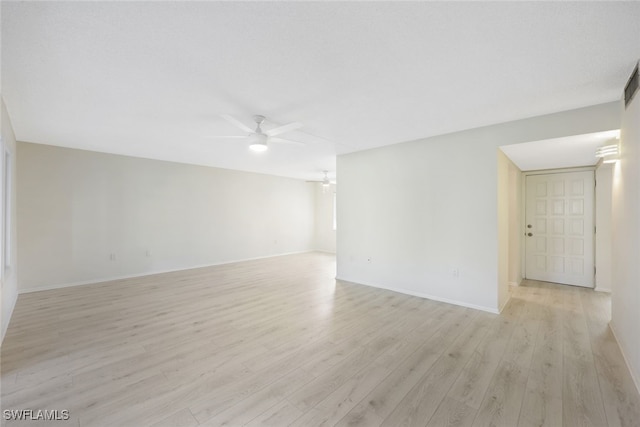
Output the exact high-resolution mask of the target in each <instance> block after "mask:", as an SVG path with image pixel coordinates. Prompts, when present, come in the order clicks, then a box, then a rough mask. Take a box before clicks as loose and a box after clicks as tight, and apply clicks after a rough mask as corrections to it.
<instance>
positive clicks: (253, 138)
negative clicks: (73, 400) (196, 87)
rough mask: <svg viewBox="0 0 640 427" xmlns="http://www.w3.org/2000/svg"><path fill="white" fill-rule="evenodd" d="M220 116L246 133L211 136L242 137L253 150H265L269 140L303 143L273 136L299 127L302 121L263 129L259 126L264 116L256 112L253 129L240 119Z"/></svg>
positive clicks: (226, 115) (225, 115) (224, 115)
mask: <svg viewBox="0 0 640 427" xmlns="http://www.w3.org/2000/svg"><path fill="white" fill-rule="evenodd" d="M221 117H222V118H223V119H225V120H226V121H228V122H229V123H231V124H232V125H234V126H235V127H237V128H238V129H241V130H243V131H245V132H247V133H248V135H244V136H238V135H231V136H214V137H213V138H243V139H244V138H246V139H247V141H248V142H249V148H250V149H251V150H253V151H266V150H267V148H268V145H267V144H268V143H269V142H287V143H293V144H304V143H303V142H300V141H292V140H290V139H283V138H276V137H275V136H276V135H280V134H283V133H285V132H289V131H292V130H295V129H298V128H301V127H302V123H299V122H293V123H289V124H286V125H284V126H278V127H277V128H274V129H269V130H267V131H263V130H262V128H261V127H260V126H261V125H262V123H264V120H265V117H264V116H261V115H259V114H256V115H255V116H253V120H254V121H255V122H256V128H255V129H251V128H250V127H249V126H247V125H245V124H244V123H242V122H241V121H240V120H238V119H236V118H235V117H233V116H230V115H228V114H222V115H221Z"/></svg>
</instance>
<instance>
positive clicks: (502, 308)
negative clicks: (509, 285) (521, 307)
mask: <svg viewBox="0 0 640 427" xmlns="http://www.w3.org/2000/svg"><path fill="white" fill-rule="evenodd" d="M514 283H515V282H514ZM516 286H520V285H516ZM509 301H511V292H509V297H508V298H507V300H506V301H505V302H504V304H502V306H500V308H499V311H498V312H499V313H502V310H504V308H505V307H506V306H507V304H509Z"/></svg>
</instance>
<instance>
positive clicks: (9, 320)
mask: <svg viewBox="0 0 640 427" xmlns="http://www.w3.org/2000/svg"><path fill="white" fill-rule="evenodd" d="M18 294H19V292H16V296H15V297H13V302H12V303H11V309H10V310H9V315H8V316H7V323H4V322H3V323H2V338H0V346H1V345H2V342H3V341H4V336H5V335H6V333H7V329H9V323H10V322H11V316H13V309H14V308H16V303H17V302H18ZM3 314H4V313H3Z"/></svg>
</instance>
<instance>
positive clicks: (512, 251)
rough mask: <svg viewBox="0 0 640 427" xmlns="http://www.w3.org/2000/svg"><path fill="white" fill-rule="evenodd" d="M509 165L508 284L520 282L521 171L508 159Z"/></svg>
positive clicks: (521, 232)
mask: <svg viewBox="0 0 640 427" xmlns="http://www.w3.org/2000/svg"><path fill="white" fill-rule="evenodd" d="M508 162H509V163H508V165H509V274H508V279H509V284H510V285H519V284H520V283H521V282H522V255H521V254H522V244H523V241H522V235H523V233H524V228H522V214H523V200H522V171H521V170H520V168H518V166H516V165H515V163H513V162H512V161H511V160H510V159H508Z"/></svg>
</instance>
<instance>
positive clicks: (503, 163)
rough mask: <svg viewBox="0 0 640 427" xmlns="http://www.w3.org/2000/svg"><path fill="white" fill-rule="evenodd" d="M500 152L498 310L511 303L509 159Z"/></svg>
mask: <svg viewBox="0 0 640 427" xmlns="http://www.w3.org/2000/svg"><path fill="white" fill-rule="evenodd" d="M497 152H498V212H497V214H498V309H499V310H502V308H503V307H504V306H505V305H506V304H507V302H508V301H509V268H510V262H509V261H510V259H509V249H510V244H509V243H510V239H509V237H510V236H509V231H510V230H509V225H510V223H509V220H510V209H509V208H510V204H509V159H508V158H507V156H506V155H505V154H504V153H503V152H502V151H501V150H497Z"/></svg>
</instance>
